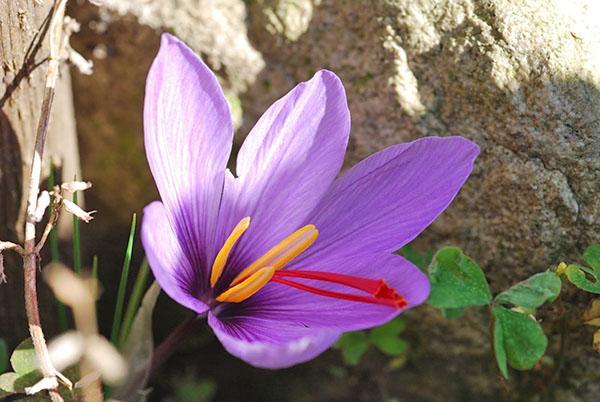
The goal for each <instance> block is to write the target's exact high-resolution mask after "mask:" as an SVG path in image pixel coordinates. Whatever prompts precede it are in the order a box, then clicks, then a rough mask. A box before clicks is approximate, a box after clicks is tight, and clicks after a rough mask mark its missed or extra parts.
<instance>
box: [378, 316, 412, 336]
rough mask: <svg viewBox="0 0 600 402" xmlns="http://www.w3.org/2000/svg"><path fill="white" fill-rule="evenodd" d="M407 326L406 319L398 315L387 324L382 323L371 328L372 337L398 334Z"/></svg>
mask: <svg viewBox="0 0 600 402" xmlns="http://www.w3.org/2000/svg"><path fill="white" fill-rule="evenodd" d="M405 328H406V321H405V320H404V319H403V318H400V317H397V318H395V319H393V320H391V321H389V322H388V323H386V324H383V325H380V326H379V327H377V328H374V329H373V330H371V333H370V336H371V339H375V338H382V337H383V338H385V337H389V336H397V335H399V334H400V333H401V332H402V331H404V329H405Z"/></svg>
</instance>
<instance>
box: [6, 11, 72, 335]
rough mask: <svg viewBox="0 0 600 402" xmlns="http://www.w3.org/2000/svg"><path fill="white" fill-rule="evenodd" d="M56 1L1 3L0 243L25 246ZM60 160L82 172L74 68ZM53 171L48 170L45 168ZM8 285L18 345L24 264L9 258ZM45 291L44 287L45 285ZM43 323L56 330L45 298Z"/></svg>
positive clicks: (65, 77) (51, 148)
mask: <svg viewBox="0 0 600 402" xmlns="http://www.w3.org/2000/svg"><path fill="white" fill-rule="evenodd" d="M52 5H53V2H52V1H47V0H46V1H38V0H1V1H0V67H1V70H0V77H1V80H0V239H2V240H10V241H15V242H16V241H19V242H20V241H22V232H23V225H24V212H25V203H26V199H25V197H26V195H25V194H24V191H26V189H27V183H26V180H27V178H28V176H29V173H30V167H31V159H32V155H33V154H32V153H33V145H34V141H35V134H36V127H37V124H38V118H39V113H40V108H41V102H42V95H43V90H44V82H45V73H46V63H45V59H46V58H47V57H48V40H47V37H46V35H45V34H46V28H47V23H48V21H49V14H50V11H51V8H52ZM50 158H52V159H58V160H60V162H61V165H62V173H63V175H64V176H65V177H72V176H73V175H74V174H77V173H78V171H79V156H78V150H77V138H76V131H75V118H74V110H73V100H72V94H71V82H70V77H69V71H68V69H66V68H65V69H63V70H62V71H61V77H60V78H59V82H58V85H57V90H56V98H55V101H54V110H53V113H52V117H51V122H50V132H49V135H48V144H47V152H46V155H45V161H46V163H45V166H48V163H47V161H48V160H50ZM45 171H47V168H45ZM5 257H6V258H5V265H6V270H7V272H6V273H7V277H8V283H7V284H3V285H1V286H0V337H2V338H4V339H5V340H7V341H8V343H9V344H11V345H14V344H15V343H16V342H18V341H19V340H20V339H23V338H24V337H26V336H27V325H26V324H27V323H26V319H25V312H24V303H23V290H22V289H23V286H22V285H23V277H22V275H23V273H22V269H21V266H20V264H21V263H20V259H19V258H15V256H14V255H11V253H10V252H7V253H6V255H5ZM40 287H41V288H43V287H44V285H43V284H42V283H41V282H40ZM40 298H41V300H40V309H41V315H42V321H43V324H44V325H45V326H48V328H49V329H52V328H53V322H54V320H53V317H54V316H55V314H54V311H55V309H54V301H53V299H52V298H51V297H49V293H48V292H47V290H43V291H42V292H41V294H40Z"/></svg>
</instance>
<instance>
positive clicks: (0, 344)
mask: <svg viewBox="0 0 600 402" xmlns="http://www.w3.org/2000/svg"><path fill="white" fill-rule="evenodd" d="M7 370H8V349H7V347H6V342H5V341H4V339H2V338H0V374H2V373H4V372H5V371H7Z"/></svg>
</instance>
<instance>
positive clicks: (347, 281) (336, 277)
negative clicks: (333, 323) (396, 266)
mask: <svg viewBox="0 0 600 402" xmlns="http://www.w3.org/2000/svg"><path fill="white" fill-rule="evenodd" d="M285 276H288V277H293V278H303V279H312V280H318V281H323V282H330V283H337V284H339V285H343V286H347V287H350V288H354V289H358V290H361V291H364V292H367V293H369V294H371V295H372V296H362V295H355V294H350V293H342V292H334V291H330V290H325V289H319V288H316V287H313V286H309V285H305V284H303V283H298V282H295V281H290V280H288V279H284V278H281V277H285ZM271 281H272V282H277V283H281V284H282V285H287V286H291V287H293V288H296V289H300V290H304V291H306V292H310V293H314V294H318V295H321V296H327V297H333V298H336V299H343V300H350V301H356V302H363V303H373V304H381V305H384V306H390V307H395V308H402V307H405V306H407V305H408V302H407V301H406V299H405V298H404V297H402V296H400V295H399V294H398V293H396V290H395V289H393V288H391V287H390V286H388V285H387V283H385V281H384V280H383V279H367V278H360V277H356V276H350V275H343V274H335V273H330V272H318V271H297V270H294V271H286V270H279V271H275V274H274V276H273V278H271Z"/></svg>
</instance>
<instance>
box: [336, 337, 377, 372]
mask: <svg viewBox="0 0 600 402" xmlns="http://www.w3.org/2000/svg"><path fill="white" fill-rule="evenodd" d="M335 347H336V348H337V349H340V350H341V351H342V357H343V358H344V362H345V363H346V364H347V365H349V366H355V365H356V364H358V362H359V361H360V358H361V357H362V356H363V355H364V354H365V352H366V351H367V349H369V337H368V335H367V334H366V333H365V332H364V331H357V332H347V333H345V334H343V335H342V336H341V338H340V339H339V340H338V341H337V343H336V344H335Z"/></svg>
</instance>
